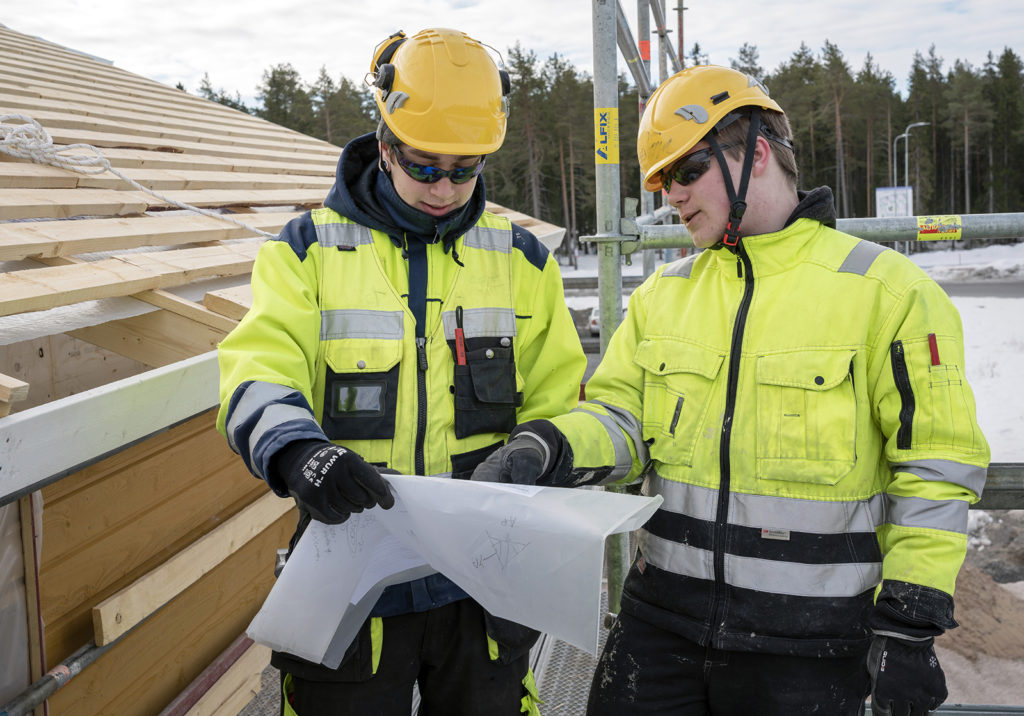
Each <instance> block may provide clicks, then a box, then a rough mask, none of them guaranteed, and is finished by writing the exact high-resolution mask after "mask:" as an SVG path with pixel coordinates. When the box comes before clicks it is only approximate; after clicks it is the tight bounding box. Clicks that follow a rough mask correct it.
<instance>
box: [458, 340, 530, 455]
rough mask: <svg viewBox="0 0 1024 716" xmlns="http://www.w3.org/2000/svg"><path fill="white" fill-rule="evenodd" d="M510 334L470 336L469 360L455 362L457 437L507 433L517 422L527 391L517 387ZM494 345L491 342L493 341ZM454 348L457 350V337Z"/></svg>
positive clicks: (467, 352) (467, 348) (467, 346)
mask: <svg viewBox="0 0 1024 716" xmlns="http://www.w3.org/2000/svg"><path fill="white" fill-rule="evenodd" d="M502 342H508V343H510V341H509V339H508V338H502V339H490V338H468V339H466V362H465V365H460V364H459V362H458V357H457V353H456V362H455V380H454V390H455V426H454V427H455V437H456V438H459V439H462V438H466V437H469V436H470V435H479V434H481V433H507V432H509V431H511V430H512V428H514V427H515V426H516V408H517V407H519V406H520V405H522V403H523V394H522V393H521V392H518V391H517V390H516V364H515V360H514V359H513V355H512V346H511V344H510V345H507V346H503V345H501V343H502ZM491 343H493V345H487V344H491ZM452 351H453V353H455V347H454V341H452Z"/></svg>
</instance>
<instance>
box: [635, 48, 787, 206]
mask: <svg viewBox="0 0 1024 716" xmlns="http://www.w3.org/2000/svg"><path fill="white" fill-rule="evenodd" d="M747 106H757V107H764V108H766V109H772V110H775V111H776V112H782V108H781V107H779V105H778V104H776V103H775V100H773V99H772V98H771V97H769V96H768V89H767V88H766V87H765V86H764V85H763V84H761V82H760V81H758V80H756V79H754V78H753V77H750V76H749V75H745V74H743V73H742V72H738V71H737V70H733V69H729V68H728V67H718V66H716V65H699V66H697V67H689V68H687V69H685V70H682V71H681V72H677V73H676V74H674V75H672V76H671V77H669V78H668V79H667V80H665V81H664V82H663V83H662V84H661V86H660V87H658V89H656V90H655V91H654V94H652V95H651V98H650V99H649V100H648V102H647V107H646V108H645V109H644V113H643V116H642V117H641V118H640V130H639V132H638V133H637V139H636V151H637V155H638V157H639V158H640V171H642V172H643V175H644V188H645V189H647V190H648V191H657V190H658V189H661V170H662V169H664V168H665V167H667V166H670V165H671V164H672V163H674V162H675V161H676V160H677V159H679V158H680V157H681V156H683V155H684V154H686V153H687V152H688V151H690V149H691V148H692V147H693V146H694V145H695V144H697V142H699V141H700V140H701V139H703V138H704V136H705V135H706V134H707V133H708V132H710V131H711V129H712V127H714V126H715V125H716V124H718V122H719V121H721V120H722V119H723V118H724V117H725V116H726V115H727V114H729V113H730V112H732V111H734V110H736V109H738V108H740V107H747Z"/></svg>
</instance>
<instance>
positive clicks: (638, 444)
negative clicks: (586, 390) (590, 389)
mask: <svg viewBox="0 0 1024 716" xmlns="http://www.w3.org/2000/svg"><path fill="white" fill-rule="evenodd" d="M591 404H592V405H600V406H601V407H602V408H604V409H605V410H607V411H608V412H609V413H611V416H612V419H613V420H614V421H615V422H616V423H617V424H618V426H619V427H620V428H622V431H623V432H624V433H626V435H628V436H629V439H630V440H632V441H633V447H634V449H635V450H636V457H637V460H639V461H640V462H642V463H643V462H647V457H648V450H647V443H645V442H644V437H643V430H642V428H641V425H640V421H639V420H637V418H636V416H635V415H633V414H632V413H631V412H629V411H628V410H624V409H623V408H619V407H616V406H614V405H608V403H602V402H601V401H600V400H593V401H591Z"/></svg>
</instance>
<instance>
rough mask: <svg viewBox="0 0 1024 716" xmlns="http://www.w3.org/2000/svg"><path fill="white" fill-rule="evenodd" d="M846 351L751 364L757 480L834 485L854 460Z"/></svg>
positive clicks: (851, 387)
mask: <svg viewBox="0 0 1024 716" xmlns="http://www.w3.org/2000/svg"><path fill="white" fill-rule="evenodd" d="M854 353H855V352H854V351H852V350H832V351H821V350H818V351H794V352H790V353H780V354H775V355H768V356H760V357H759V358H758V359H757V370H756V375H757V436H756V443H757V468H756V469H757V477H758V478H759V479H764V480H787V481H794V482H808V483H816V484H821V485H834V484H836V483H837V482H839V480H840V479H842V477H843V476H844V475H847V474H848V473H849V472H850V471H851V470H853V467H854V465H855V463H856V460H857V451H856V445H857V398H856V394H855V392H854V384H853V357H854Z"/></svg>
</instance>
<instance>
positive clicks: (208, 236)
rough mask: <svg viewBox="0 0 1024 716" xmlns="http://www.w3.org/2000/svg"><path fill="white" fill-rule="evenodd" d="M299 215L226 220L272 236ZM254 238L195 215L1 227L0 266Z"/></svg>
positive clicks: (255, 214) (255, 215)
mask: <svg viewBox="0 0 1024 716" xmlns="http://www.w3.org/2000/svg"><path fill="white" fill-rule="evenodd" d="M299 213H300V212H297V211H284V212H277V211H275V212H269V211H268V212H253V213H247V214H245V215H244V216H241V217H239V216H235V215H233V214H227V215H226V216H228V217H233V218H235V219H237V220H239V221H242V222H244V223H246V224H248V225H250V226H252V227H253V228H256V229H261V230H263V231H266V232H268V233H272V234H276V233H277V232H279V231H280V230H281V228H282V227H283V226H284V225H285V224H286V223H288V221H289V220H290V219H292V218H294V217H296V216H298V215H299ZM252 236H253V233H252V232H251V231H249V230H248V229H244V228H242V227H240V226H237V225H235V224H232V223H230V222H228V221H223V220H221V219H217V218H214V217H211V216H205V215H203V214H195V213H189V214H173V215H169V216H141V217H122V218H117V219H83V220H81V221H20V222H14V223H7V224H0V261H15V260H18V259H24V258H45V257H50V256H73V255H75V254H84V253H92V252H97V251H116V250H119V249H120V250H124V249H134V248H138V247H140V246H177V245H181V244H194V243H200V242H206V241H222V240H225V239H241V238H248V237H252Z"/></svg>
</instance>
